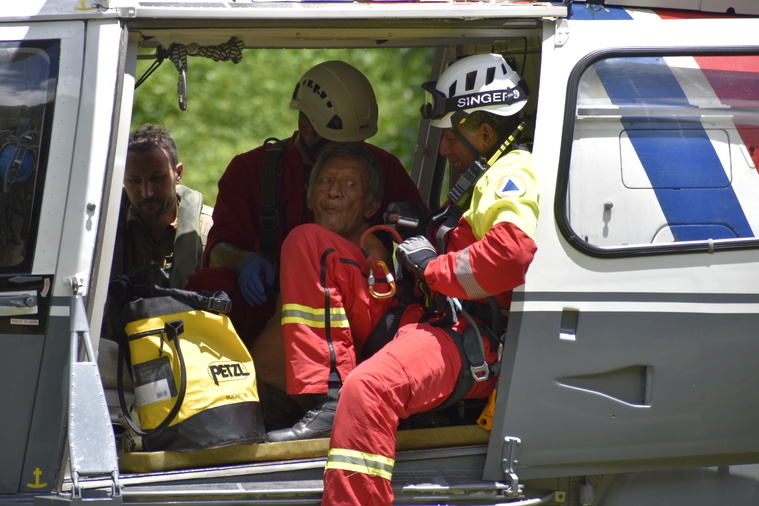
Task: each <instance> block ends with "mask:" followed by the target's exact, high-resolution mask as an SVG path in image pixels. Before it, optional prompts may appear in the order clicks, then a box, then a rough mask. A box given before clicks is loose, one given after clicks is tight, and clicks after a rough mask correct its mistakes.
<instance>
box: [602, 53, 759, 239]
mask: <svg viewBox="0 0 759 506" xmlns="http://www.w3.org/2000/svg"><path fill="white" fill-rule="evenodd" d="M594 69H595V70H596V72H597V74H598V77H599V79H600V80H601V82H602V83H603V85H604V88H605V89H606V92H607V93H608V95H609V99H610V100H611V101H612V103H614V104H615V105H619V106H625V105H646V106H649V107H651V106H653V107H656V106H663V105H667V106H670V107H671V106H675V107H690V106H689V105H688V99H687V97H686V96H685V92H684V91H683V89H682V87H681V86H680V84H679V83H678V82H677V79H675V76H674V75H673V74H672V71H671V69H670V68H669V67H668V66H667V64H666V62H665V61H664V59H663V58H646V57H639V58H618V59H607V60H602V61H599V62H597V63H595V64H594ZM622 114H623V116H622V125H623V127H624V128H625V133H626V134H627V135H628V137H629V139H630V142H631V143H632V146H633V148H634V149H635V152H636V154H637V155H638V158H639V159H640V162H641V165H642V166H643V168H644V170H645V171H646V175H647V176H648V179H649V180H650V182H651V186H652V187H653V189H654V192H655V193H656V197H657V199H658V201H659V205H660V206H661V209H662V212H663V213H664V216H665V219H666V220H667V223H668V224H669V225H671V226H672V228H671V229H672V231H673V233H674V234H676V235H675V240H676V241H683V240H695V239H709V238H710V237H699V236H698V235H699V234H700V233H704V234H706V233H708V232H707V231H708V230H709V229H710V227H706V226H703V225H721V226H724V227H727V228H728V229H730V230H731V231H732V232H733V233H734V234H735V236H736V237H753V236H754V234H753V232H752V231H751V226H750V225H749V223H748V221H747V219H746V216H745V214H744V213H743V209H742V208H741V205H740V202H739V201H738V198H737V196H736V195H735V192H734V191H733V188H732V186H730V181H729V180H728V177H727V175H726V174H725V169H724V168H723V167H722V163H721V162H720V159H719V157H718V156H717V153H716V151H715V149H714V146H713V145H712V142H711V140H710V139H709V137H708V135H707V133H706V131H705V130H704V128H703V126H702V125H701V123H700V122H699V121H698V116H697V115H698V110H697V109H694V121H686V120H685V119H683V120H677V119H674V118H673V119H668V118H666V117H658V118H654V119H652V118H651V117H641V116H637V117H632V116H624V111H622ZM675 225H677V227H675ZM688 225H692V226H691V227H690V228H688ZM699 230H700V231H701V232H699ZM711 238H714V237H713V236H712V237H711Z"/></svg>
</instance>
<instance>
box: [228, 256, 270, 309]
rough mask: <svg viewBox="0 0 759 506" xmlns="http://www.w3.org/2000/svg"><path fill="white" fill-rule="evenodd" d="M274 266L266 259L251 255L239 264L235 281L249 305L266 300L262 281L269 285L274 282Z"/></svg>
mask: <svg viewBox="0 0 759 506" xmlns="http://www.w3.org/2000/svg"><path fill="white" fill-rule="evenodd" d="M275 275H276V273H275V271H274V266H273V265H272V263H271V262H269V261H268V260H266V259H264V258H262V257H260V256H258V255H255V254H254V255H251V256H249V257H248V258H247V259H245V261H244V262H243V263H242V265H241V266H240V275H239V276H238V278H237V283H238V284H239V285H240V289H241V290H242V295H243V297H245V300H246V301H247V302H248V304H250V305H251V306H260V305H261V304H263V303H264V302H266V287H264V281H266V284H267V285H269V286H271V285H272V284H274V276H275Z"/></svg>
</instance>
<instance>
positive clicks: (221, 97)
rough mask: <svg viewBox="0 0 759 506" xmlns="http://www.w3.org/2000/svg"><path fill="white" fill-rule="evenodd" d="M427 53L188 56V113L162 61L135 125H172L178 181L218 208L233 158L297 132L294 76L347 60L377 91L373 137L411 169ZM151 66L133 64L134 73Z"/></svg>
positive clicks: (141, 92)
mask: <svg viewBox="0 0 759 506" xmlns="http://www.w3.org/2000/svg"><path fill="white" fill-rule="evenodd" d="M432 57H433V53H432V50H429V49H408V48H406V49H324V50H311V49H309V50H305V49H297V50H295V49H249V50H246V51H244V53H243V59H242V61H241V62H240V63H238V64H234V63H232V62H229V61H227V62H214V61H212V60H209V59H207V58H200V57H189V59H188V70H187V90H188V108H187V110H186V111H181V110H180V109H179V106H178V104H177V76H178V73H177V71H176V69H175V67H174V65H173V64H172V63H171V61H169V60H166V61H164V62H163V64H162V65H161V66H160V67H159V68H158V69H157V70H156V71H155V72H154V73H153V75H151V76H150V77H149V78H148V79H147V81H145V82H144V83H143V84H142V85H141V86H140V87H139V88H137V90H136V92H135V103H134V112H133V117H132V128H133V129H134V128H136V127H138V126H139V125H141V124H143V123H156V124H162V125H165V126H166V127H168V128H169V129H171V130H172V132H173V134H172V135H173V137H174V141H175V142H176V144H177V148H178V150H179V158H180V161H182V162H183V163H184V166H185V173H184V177H183V181H182V182H183V183H184V184H186V185H187V186H190V187H192V188H195V189H196V190H199V191H201V192H202V193H203V195H204V199H205V201H206V203H207V204H209V205H215V203H216V193H217V187H216V183H217V181H218V180H219V178H220V177H221V175H222V173H223V172H224V169H226V167H227V164H228V163H229V161H230V160H231V159H232V157H233V156H235V155H236V154H238V153H243V152H245V151H249V150H251V149H253V148H255V147H257V146H259V145H261V144H262V143H263V141H264V140H265V139H266V138H267V137H272V136H274V137H279V138H286V137H289V136H290V135H291V134H292V132H294V131H295V130H296V129H297V111H294V110H292V109H290V107H289V103H290V96H291V95H292V91H293V89H294V87H295V83H296V82H297V80H298V79H299V78H300V77H301V76H302V75H303V74H304V73H305V72H306V71H307V70H308V69H309V68H311V67H312V66H313V65H316V64H317V63H320V62H322V61H327V60H344V61H346V62H348V63H350V64H352V65H354V66H355V67H357V68H358V69H359V70H361V71H362V72H363V73H364V74H365V75H366V76H367V77H368V78H369V80H370V81H371V83H372V85H373V86H374V91H375V94H376V95H377V102H378V105H379V132H378V133H377V135H375V136H374V137H372V138H371V139H370V142H372V143H373V144H376V145H378V146H381V147H383V148H384V149H386V150H388V151H390V152H392V153H394V154H395V155H396V156H397V157H398V158H400V160H401V162H403V164H404V165H405V166H406V169H407V170H411V164H412V160H413V153H414V148H415V145H416V137H417V130H418V125H419V107H420V105H421V104H423V103H424V101H425V96H424V92H423V91H422V89H421V84H422V83H423V82H425V81H426V80H428V79H429V69H430V66H431V62H432ZM151 63H152V60H140V61H139V62H138V67H137V77H138V78H139V76H141V75H142V74H143V72H145V70H146V69H147V68H148V67H149V66H150V64H151Z"/></svg>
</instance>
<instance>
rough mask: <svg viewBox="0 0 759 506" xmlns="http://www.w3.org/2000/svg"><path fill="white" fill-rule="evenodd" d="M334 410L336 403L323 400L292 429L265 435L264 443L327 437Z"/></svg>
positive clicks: (333, 418) (333, 417)
mask: <svg viewBox="0 0 759 506" xmlns="http://www.w3.org/2000/svg"><path fill="white" fill-rule="evenodd" d="M336 409H337V401H335V400H329V399H325V400H324V401H322V402H321V403H319V404H317V405H316V406H315V407H314V408H313V409H310V410H309V411H308V412H307V413H306V414H305V416H303V418H301V419H300V421H299V422H298V423H296V424H295V425H294V426H293V427H291V428H289V429H281V430H274V431H271V432H269V433H267V434H266V442H267V443H281V442H282V441H299V440H301V439H316V438H322V437H329V436H330V434H331V433H332V423H333V422H334V421H335V410H336Z"/></svg>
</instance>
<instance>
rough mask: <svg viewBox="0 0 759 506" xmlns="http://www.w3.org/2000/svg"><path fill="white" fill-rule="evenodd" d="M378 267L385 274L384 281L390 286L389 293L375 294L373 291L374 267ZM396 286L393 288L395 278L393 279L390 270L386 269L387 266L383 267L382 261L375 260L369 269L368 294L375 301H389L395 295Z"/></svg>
mask: <svg viewBox="0 0 759 506" xmlns="http://www.w3.org/2000/svg"><path fill="white" fill-rule="evenodd" d="M377 265H379V266H380V267H381V268H382V270H383V272H384V273H385V279H386V280H387V284H388V285H389V286H390V291H389V292H384V293H380V292H377V291H376V290H375V289H374V267H375V266H377ZM395 291H396V286H395V278H394V277H393V274H392V273H391V272H390V269H388V268H387V265H385V262H383V261H382V260H377V262H376V263H375V264H374V265H373V266H371V267H370V268H369V293H370V294H371V295H372V297H374V298H375V299H389V298H390V297H392V296H393V295H395Z"/></svg>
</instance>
